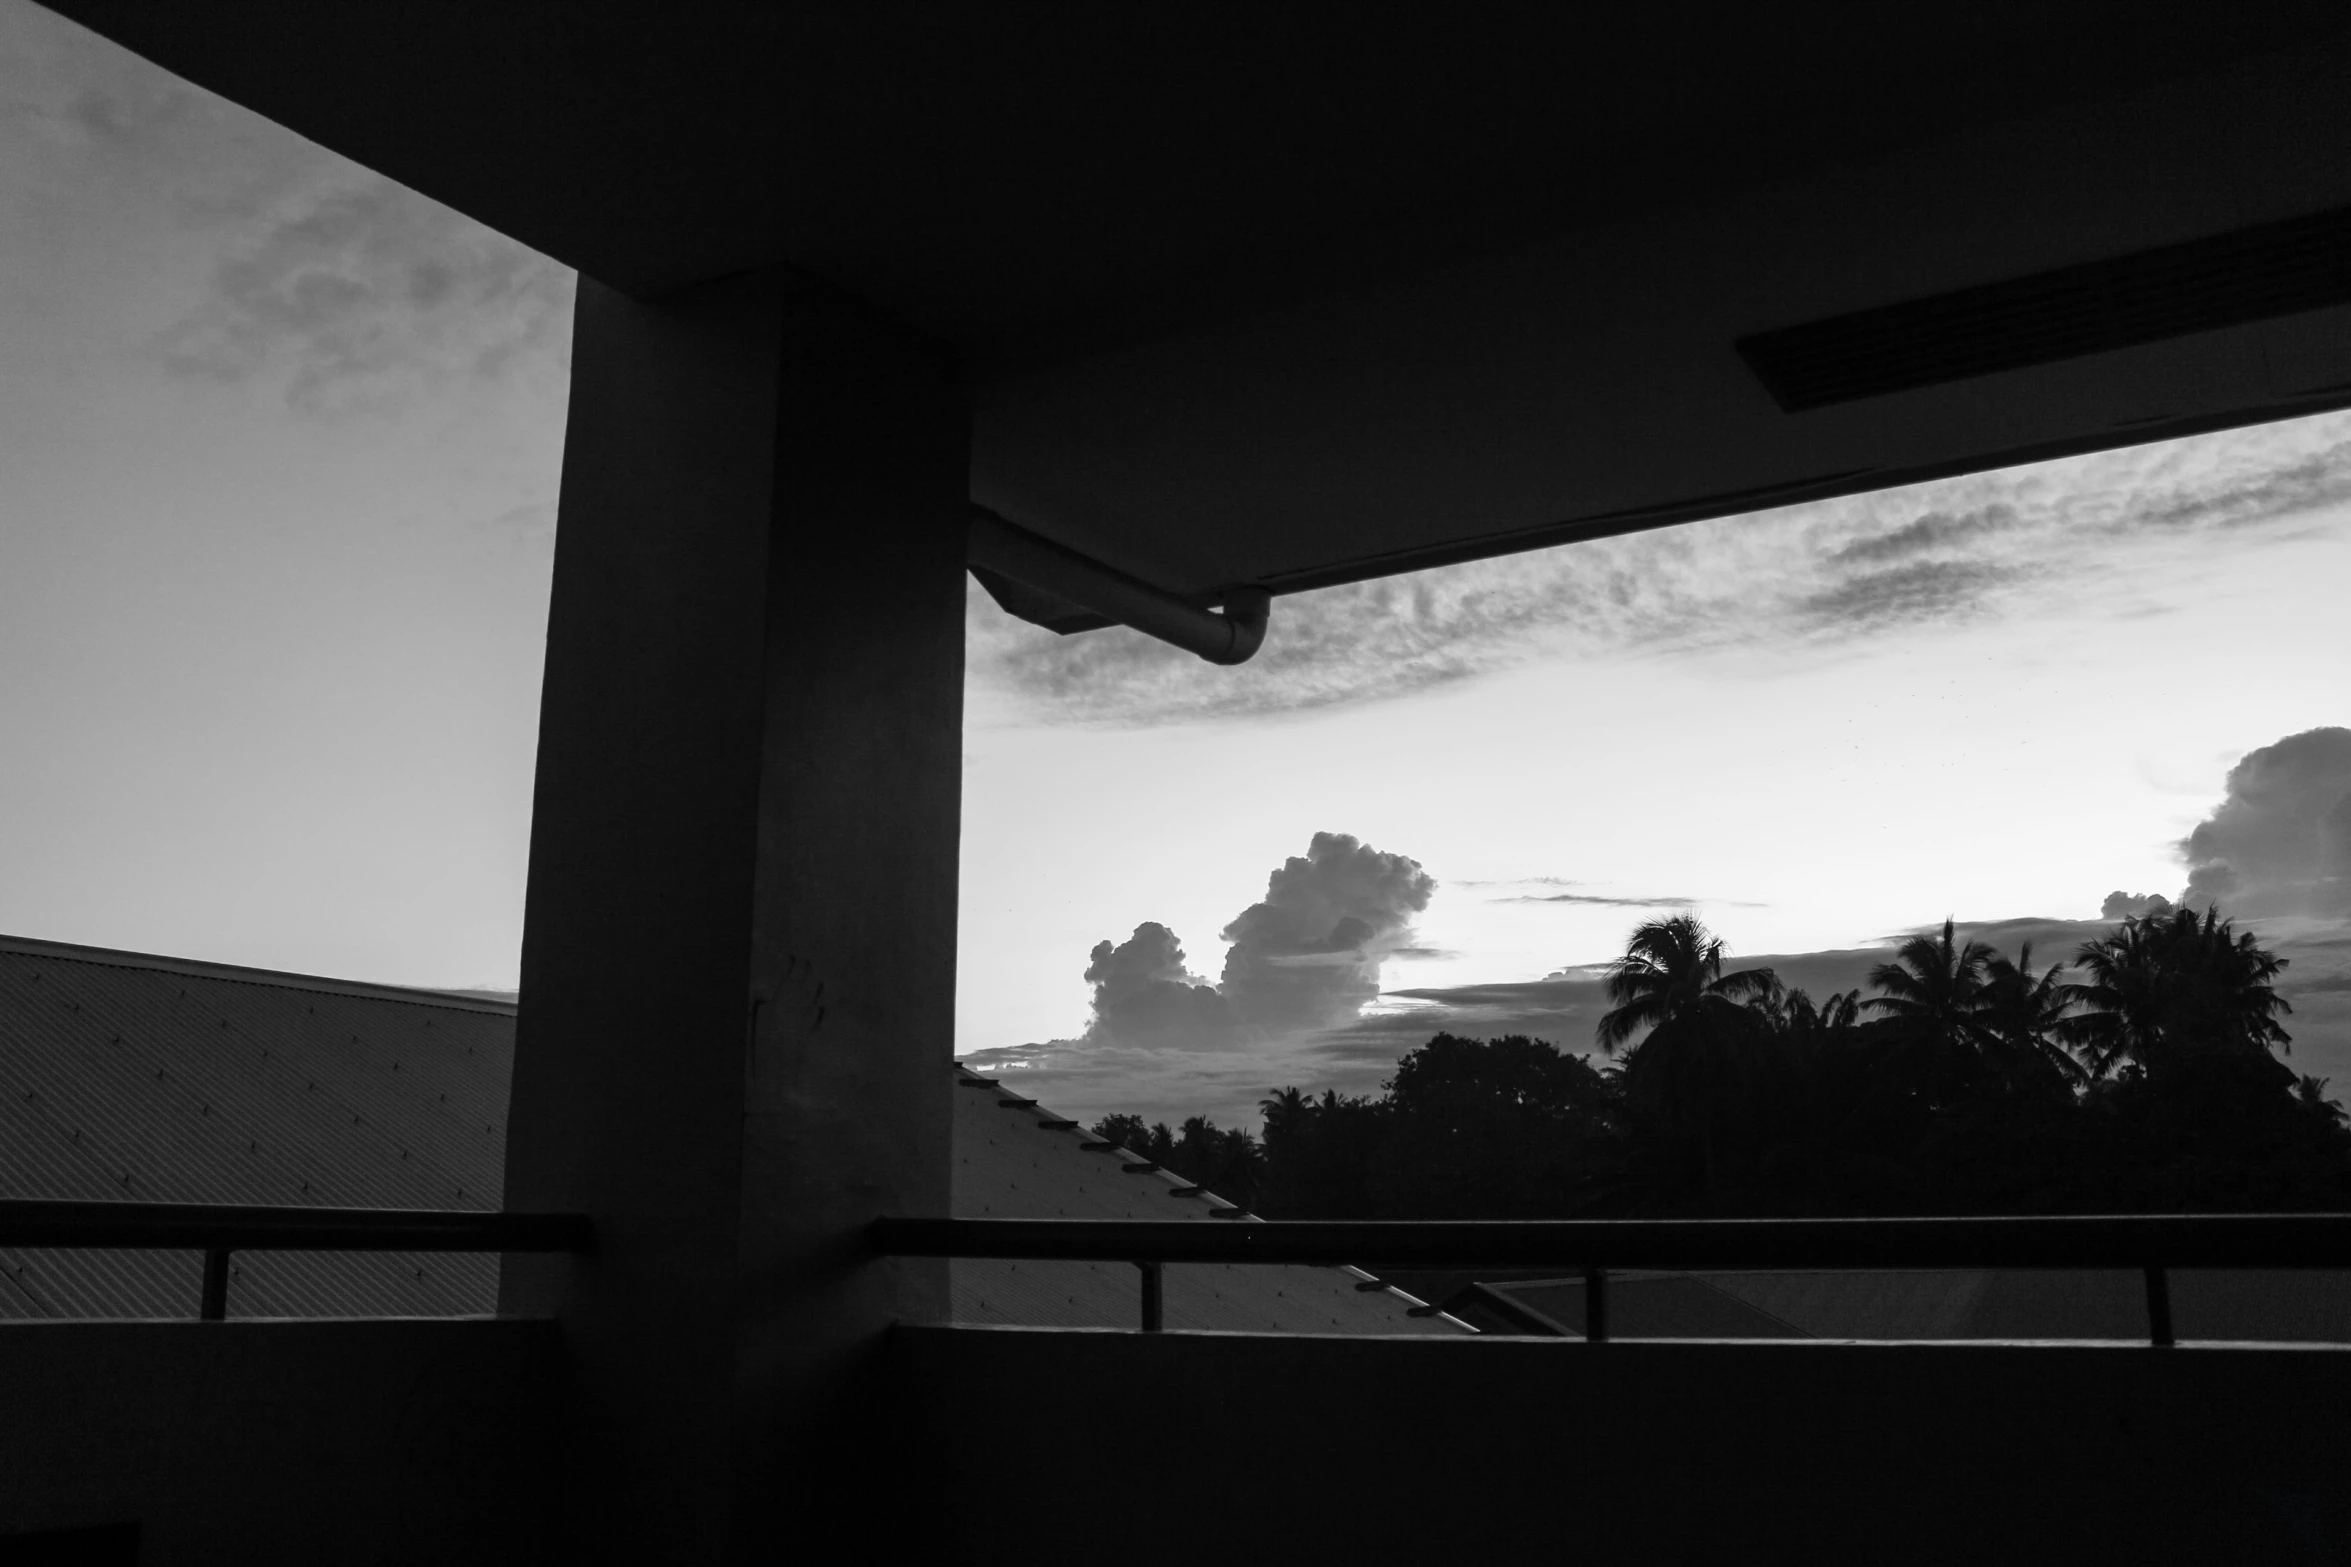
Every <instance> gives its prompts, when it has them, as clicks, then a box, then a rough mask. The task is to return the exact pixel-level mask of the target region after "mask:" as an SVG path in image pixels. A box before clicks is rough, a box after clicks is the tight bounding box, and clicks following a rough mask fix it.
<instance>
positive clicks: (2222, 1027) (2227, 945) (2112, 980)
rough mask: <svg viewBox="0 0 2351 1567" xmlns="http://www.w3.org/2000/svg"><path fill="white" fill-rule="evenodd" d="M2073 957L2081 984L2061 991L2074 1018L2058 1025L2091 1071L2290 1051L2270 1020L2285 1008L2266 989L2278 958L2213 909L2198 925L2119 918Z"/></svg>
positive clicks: (2178, 912)
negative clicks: (2200, 1055) (2205, 1055)
mask: <svg viewBox="0 0 2351 1567" xmlns="http://www.w3.org/2000/svg"><path fill="white" fill-rule="evenodd" d="M2079 960H2080V963H2081V965H2082V969H2083V971H2084V972H2085V973H2086V974H2087V975H2088V976H2089V980H2088V983H2086V984H2081V985H2071V986H2068V987H2066V993H2067V996H2068V999H2069V1000H2070V1001H2071V1002H2072V1003H2073V1004H2075V1005H2076V1006H2078V1007H2080V1008H2081V1011H2080V1012H2079V1013H2078V1014H2077V1015H2075V1016H2073V1017H2071V1018H2069V1019H2067V1020H2066V1023H2065V1025H2064V1027H2065V1033H2066V1035H2067V1037H2068V1040H2069V1041H2070V1042H2071V1043H2072V1044H2073V1045H2075V1046H2076V1047H2077V1048H2078V1049H2080V1050H2081V1052H2082V1054H2083V1056H2084V1057H2085V1058H2086V1059H2087V1060H2088V1062H2089V1065H2090V1068H2091V1070H2092V1071H2094V1072H2097V1073H2100V1074H2104V1073H2107V1072H2110V1071H2113V1070H2114V1069H2115V1068H2117V1067H2119V1066H2122V1065H2124V1064H2126V1063H2128V1064H2131V1065H2135V1066H2137V1067H2139V1068H2140V1069H2141V1070H2142V1071H2159V1070H2163V1069H2165V1068H2167V1067H2170V1066H2172V1065H2175V1064H2177V1063H2178V1062H2179V1061H2180V1060H2181V1059H2182V1058H2183V1057H2185V1056H2187V1055H2190V1054H2193V1053H2195V1052H2198V1051H2204V1050H2219V1051H2224V1052H2229V1053H2234V1054H2240V1055H2247V1056H2260V1057H2263V1058H2267V1056H2268V1054H2269V1051H2270V1049H2271V1047H2272V1046H2275V1047H2276V1048H2278V1049H2279V1050H2281V1051H2283V1050H2285V1049H2286V1048H2288V1047H2289V1046H2290V1045H2291V1044H2292V1041H2293V1036H2292V1035H2290V1034H2288V1033H2287V1032H2286V1031H2285V1029H2284V1027H2283V1026H2281V1025H2280V1024H2279V1023H2278V1021H2277V1019H2278V1017H2279V1015H2280V1014H2282V1013H2290V1012H2292V1011H2293V1010H2294V1009H2293V1007H2292V1006H2290V1005H2289V1004H2288V1003H2287V1001H2286V999H2285V997H2283V996H2281V995H2279V994H2278V993H2277V989H2276V986H2275V984H2274V981H2275V980H2276V979H2277V977H2278V975H2279V974H2281V973H2282V972H2284V970H2285V967H2286V961H2287V960H2286V959H2284V958H2281V957H2279V956H2278V955H2277V954H2276V953H2274V952H2271V951H2269V950H2268V949H2267V948H2265V947H2263V946H2262V945H2261V944H2260V943H2259V942H2258V941H2256V940H2255V939H2254V938H2253V936H2252V934H2251V933H2250V932H2243V933H2241V932H2239V931H2238V930H2237V928H2236V926H2235V924H2234V922H2233V921H2230V920H2225V919H2222V918H2221V917H2220V909H2219V907H2218V906H2217V905H2215V906H2213V907H2211V908H2208V909H2206V910H2205V911H2204V914H2203V916H2202V917H2201V918H2199V917H2198V916H2197V914H2196V911H2195V910H2193V909H2175V910H2172V911H2170V912H2168V913H2160V914H2149V915H2146V916H2144V917H2143V918H2138V919H2126V920H2124V921H2123V922H2122V928H2121V929H2119V930H2117V931H2116V932H2115V933H2114V934H2113V935H2111V936H2105V937H2101V938H2100V939H2098V940H2096V941H2092V942H2087V943H2085V944H2084V945H2083V947H2082V949H2081V953H2080V959H2079Z"/></svg>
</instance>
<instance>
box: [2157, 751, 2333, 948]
mask: <svg viewBox="0 0 2351 1567" xmlns="http://www.w3.org/2000/svg"><path fill="white" fill-rule="evenodd" d="M2226 787H2227V793H2226V796H2225V798H2223V799H2222V801H2221V803H2220V805H2219V807H2218V808H2217V809H2216V810H2214V811H2213V813H2212V814H2211V815H2210V816H2208V817H2206V818H2205V819H2204V820H2203V821H2202V822H2201V823H2199V824H2198V825H2197V827H2196V829H2195V831H2193V832H2191V833H2189V834H2188V836H2187V837H2186V838H2185V839H2184V840H2182V842H2181V844H2180V852H2181V855H2182V856H2183V857H2184V858H2185V859H2186V861H2187V863H2188V890H2187V894H2186V896H2187V898H2188V899H2190V900H2192V901H2193V902H2195V903H2196V904H2198V905H2203V904H2207V903H2215V902H2217V903H2219V904H2221V905H2222V906H2223V908H2224V910H2225V912H2227V913H2230V914H2235V915H2241V916H2245V917H2248V918H2256V919H2258V918H2262V917H2266V916H2276V915H2309V916H2317V917H2320V918H2325V919H2347V918H2351V729H2336V728H2328V729H2310V730H2305V731H2304V732H2303V733H2301V734H2297V735H2288V736H2287V737H2286V738H2285V739H2283V740H2280V741H2278V742H2277V743H2276V744H2274V745H2265V746H2263V747H2262V748H2261V749H2259V750H2257V751H2250V752H2247V753H2246V755H2245V756H2244V758H2243V759H2242V760H2241V761H2239V762H2238V763H2237V765H2236V766H2234V767H2232V768H2230V769H2229V775H2228V781H2227V786H2226Z"/></svg>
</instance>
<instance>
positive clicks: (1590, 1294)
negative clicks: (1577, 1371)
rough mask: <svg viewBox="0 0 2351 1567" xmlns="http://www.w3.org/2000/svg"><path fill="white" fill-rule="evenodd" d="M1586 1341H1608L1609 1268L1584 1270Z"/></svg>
mask: <svg viewBox="0 0 2351 1567" xmlns="http://www.w3.org/2000/svg"><path fill="white" fill-rule="evenodd" d="M1584 1342H1585V1343H1587V1344H1605V1343H1607V1342H1608V1270H1607V1269H1605V1268H1586V1269H1585V1270H1584Z"/></svg>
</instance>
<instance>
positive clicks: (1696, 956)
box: [1096, 909, 2351, 1219]
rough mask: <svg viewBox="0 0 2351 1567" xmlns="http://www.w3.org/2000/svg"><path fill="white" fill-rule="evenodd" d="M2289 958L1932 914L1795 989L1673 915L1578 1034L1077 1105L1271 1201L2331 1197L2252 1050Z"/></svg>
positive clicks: (2132, 1202)
mask: <svg viewBox="0 0 2351 1567" xmlns="http://www.w3.org/2000/svg"><path fill="white" fill-rule="evenodd" d="M2284 967H2285V963H2284V960H2283V959H2280V958H2279V957H2277V956H2276V955H2275V954H2273V953H2271V952H2269V951H2267V950H2266V949H2264V948H2263V947H2262V946H2261V945H2260V944H2259V942H2258V941H2256V940H2255V938H2254V937H2252V936H2251V935H2250V934H2246V933H2242V932H2239V931H2238V930H2236V929H2235V928H2234V926H2233V924H2232V923H2231V922H2230V921H2228V920H2226V919H2223V918H2221V917H2220V915H2219V913H2218V911H2217V910H2208V911H2206V912H2205V913H2203V914H2202V915H2198V914H2197V913H2195V912H2193V911H2191V910H2187V909H2166V910H2161V911H2158V912H2155V913H2151V914H2148V915H2146V916H2145V917H2143V918H2138V919H2131V920H2126V921H2124V922H2123V924H2122V926H2121V927H2120V928H2119V929H2118V930H2116V931H2115V932H2114V933H2113V934H2112V935H2110V936H2107V937H2104V938H2102V939H2100V940H2097V941H2093V942H2090V943H2088V944H2087V945H2085V946H2084V947H2082V948H2081V950H2080V951H2079V952H2078V953H2077V954H2076V955H2075V958H2074V960H2073V962H2072V964H2071V965H2068V964H2063V963H2055V964H2051V965H2049V966H2048V967H2046V968H2042V969H2039V970H2036V969H2035V968H2034V958H2033V952H2032V948H2031V947H2030V946H2029V945H2027V946H2026V947H2025V948H2024V949H2023V950H2022V951H2020V952H2019V953H2018V954H2017V955H2016V957H2015V958H2014V959H2013V960H2011V959H2009V958H2007V957H2004V956H2002V955H2001V954H1999V953H1996V952H1994V951H1993V950H1992V949H1990V948H1989V947H1986V946H1984V945H1982V944H1980V943H1977V942H1961V941H1959V940H1958V939H1957V937H1956V934H1955V931H1954V928H1953V926H1952V925H1951V924H1950V923H1948V922H1946V923H1945V925H1944V926H1943V929H1942V930H1941V932H1940V933H1939V934H1936V935H1923V936H1918V937H1914V938H1912V939H1911V940H1909V941H1907V942H1905V943H1903V945H1902V946H1901V947H1900V948H1898V949H1897V950H1896V951H1895V952H1894V954H1893V956H1892V959H1891V960H1890V961H1889V962H1887V963H1884V964H1881V965H1879V966H1878V967H1877V968H1876V969H1874V970H1873V971H1872V972H1871V973H1870V976H1869V989H1870V991H1871V992H1872V994H1870V995H1868V996H1866V997H1864V996H1863V995H1861V994H1860V993H1859V992H1847V993H1844V994H1840V995H1834V996H1830V997H1828V998H1827V999H1826V1000H1824V1001H1815V1000H1814V999H1813V998H1812V997H1810V996H1808V995H1806V994H1805V993H1804V992H1803V991H1801V990H1790V989H1786V988H1783V987H1782V985H1781V984H1780V982H1779V980H1778V978H1777V977H1776V976H1775V975H1773V974H1772V973H1771V972H1770V971H1769V970H1767V969H1746V970H1739V971H1733V972H1728V973H1726V972H1725V971H1724V967H1723V950H1722V943H1721V942H1720V941H1718V940H1717V939H1715V938H1714V937H1713V936H1712V935H1711V934H1710V933H1709V932H1708V931H1707V930H1706V928H1705V927H1704V926H1703V925H1701V924H1700V923H1699V922H1698V921H1697V920H1695V919H1693V918H1691V917H1689V916H1686V915H1680V916H1675V917H1673V918H1671V919H1663V920H1656V921H1652V922H1650V923H1648V924H1645V925H1643V926H1641V927H1640V928H1639V929H1638V930H1636V931H1635V932H1634V933H1633V936H1632V939H1631V941H1630V943H1629V944H1628V947H1627V950H1626V952H1625V955H1624V956H1623V957H1622V958H1621V959H1619V960H1617V962H1616V963H1614V964H1613V965H1611V968H1610V972H1609V977H1608V985H1607V994H1608V999H1609V1002H1610V1004H1611V1007H1610V1010H1609V1011H1608V1013H1607V1014H1606V1015H1605V1016H1604V1017H1603V1018H1602V1019H1601V1021H1600V1025H1599V1028H1598V1030H1597V1038H1596V1040H1595V1044H1596V1045H1597V1046H1598V1047H1599V1050H1600V1056H1601V1061H1602V1063H1603V1064H1599V1065H1595V1064H1594V1062H1593V1061H1592V1060H1591V1059H1589V1058H1587V1057H1584V1056H1580V1055H1567V1054H1563V1053H1562V1052H1561V1051H1559V1050H1558V1049H1557V1048H1555V1047H1554V1046H1552V1045H1551V1044H1548V1043H1546V1042H1544V1041H1542V1040H1538V1039H1529V1038H1526V1037H1523V1036H1519V1035H1511V1036H1507V1037H1504V1038H1500V1039H1493V1040H1477V1039H1464V1038H1459V1037H1456V1036H1454V1035H1451V1034H1439V1035H1437V1036H1436V1037H1435V1038H1433V1039H1431V1040H1430V1041H1429V1042H1428V1043H1427V1044H1425V1045H1423V1046H1421V1047H1420V1048H1419V1049H1417V1050H1414V1051H1413V1052H1411V1053H1410V1054H1409V1055H1407V1056H1405V1057H1404V1059H1403V1060H1402V1061H1400V1062H1398V1063H1397V1067H1396V1075H1395V1076H1394V1077H1393V1078H1391V1079H1389V1080H1388V1081H1387V1082H1386V1083H1384V1084H1382V1085H1381V1092H1380V1094H1379V1096H1378V1097H1377V1098H1372V1097H1354V1098H1349V1097H1343V1096H1341V1095H1339V1094H1337V1093H1333V1092H1325V1093H1324V1094H1322V1095H1321V1096H1320V1097H1319V1098H1317V1097H1314V1096H1312V1095H1309V1094H1306V1093H1304V1092H1302V1091H1300V1090H1299V1089H1296V1088H1285V1089H1282V1090H1280V1091H1278V1092H1276V1093H1274V1094H1272V1095H1271V1096H1270V1097H1268V1098H1266V1099H1265V1100H1264V1101H1262V1103H1261V1109H1262V1110H1263V1111H1264V1114H1265V1130H1264V1135H1263V1138H1262V1141H1261V1140H1259V1139H1258V1138H1255V1137H1252V1136H1250V1135H1249V1134H1248V1133H1247V1132H1243V1131H1238V1130H1230V1129H1227V1130H1220V1129H1218V1128H1217V1127H1216V1126H1215V1125H1214V1124H1213V1123H1211V1122H1209V1121H1208V1120H1206V1119H1205V1118H1200V1117H1195V1118H1194V1119H1192V1120H1189V1121H1186V1122H1185V1123H1184V1124H1183V1126H1182V1128H1181V1129H1180V1130H1179V1131H1177V1132H1172V1133H1171V1132H1170V1131H1169V1130H1168V1128H1167V1127H1165V1126H1164V1125H1161V1126H1153V1127H1146V1126H1145V1125H1144V1124H1143V1122H1142V1121H1141V1120H1140V1119H1139V1118H1137V1117H1133V1116H1112V1117H1110V1118H1109V1119H1107V1120H1105V1121H1103V1122H1102V1123H1101V1124H1100V1125H1099V1126H1097V1127H1096V1131H1097V1133H1099V1134H1100V1135H1101V1136H1103V1137H1105V1138H1107V1139H1110V1140H1112V1141H1116V1142H1119V1143H1122V1144H1123V1145H1124V1146H1126V1147H1128V1148H1130V1149H1132V1150H1134V1151H1135V1152H1137V1153H1139V1154H1143V1155H1145V1156H1146V1157H1148V1158H1150V1159H1152V1160H1154V1161H1156V1162H1157V1163H1160V1164H1162V1165H1165V1166H1166V1167H1167V1168H1169V1169H1170V1170H1173V1171H1175V1172H1177V1173H1179V1174H1181V1175H1183V1176H1185V1177H1186V1178H1187V1179H1189V1180H1191V1181H1194V1182H1196V1183H1198V1184H1201V1185H1205V1186H1207V1187H1209V1188H1210V1189H1211V1190H1213V1191H1215V1192H1217V1193H1218V1194H1219V1195H1221V1196H1225V1197H1229V1198H1231V1199H1232V1200H1234V1201H1236V1202H1240V1203H1243V1204H1245V1205H1248V1206H1251V1207H1254V1208H1256V1209H1257V1210H1258V1211H1259V1212H1261V1213H1264V1214H1267V1215H1269V1216H1273V1217H1279V1218H1333V1219H1360V1218H1411V1219H1436V1218H1570V1217H1624V1216H1633V1215H1704V1214H1722V1215H1734V1214H1735V1215H1799V1214H1817V1215H1831V1214H1896V1213H1912V1214H1931V1213H2068V1212H2071V1213H2087V1212H2185V1211H2229V1210H2235V1211H2250V1210H2282V1209H2342V1208H2347V1207H2351V1131H2347V1130H2346V1127H2345V1114H2344V1111H2343V1109H2342V1108H2341V1107H2340V1106H2339V1105H2336V1104H2335V1103H2333V1102H2332V1101H2331V1100H2329V1099H2328V1098H2327V1096H2326V1092H2325V1089H2326V1085H2325V1083H2324V1081H2322V1080H2320V1079H2317V1078H2310V1077H2297V1076H2296V1075H2295V1073H2294V1072H2293V1071H2292V1070H2290V1069H2289V1068H2288V1067H2287V1066H2286V1065H2285V1064H2284V1063H2283V1062H2281V1061H2280V1060H2279V1059H2278V1058H2277V1054H2275V1053H2273V1052H2276V1053H2282V1052H2284V1051H2285V1050H2286V1049H2287V1047H2288V1046H2289V1044H2290V1042H2291V1041H2290V1036H2289V1035H2288V1034H2287V1033H2286V1031H2285V1029H2284V1028H2283V1026H2282V1025H2281V1024H2280V1022H2279V1018H2280V1017H2281V1016H2283V1015H2284V1014H2286V1013H2288V1012H2289V1011H2290V1008H2289V1007H2288V1006H2287V1004H2286V1002H2285V1001H2284V999H2283V998H2282V997H2280V996H2279V995H2278V994H2277V991H2276V988H2275V981H2276V979H2277V977H2278V975H2279V973H2280V971H2281V970H2282V969H2283V968H2284ZM2073 973H2078V974H2079V976H2080V978H2079V979H2078V980H2075V979H2071V978H2069V977H2068V976H2069V975H2070V974H2073Z"/></svg>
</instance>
